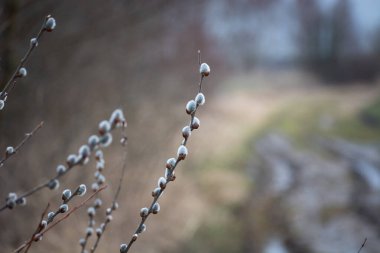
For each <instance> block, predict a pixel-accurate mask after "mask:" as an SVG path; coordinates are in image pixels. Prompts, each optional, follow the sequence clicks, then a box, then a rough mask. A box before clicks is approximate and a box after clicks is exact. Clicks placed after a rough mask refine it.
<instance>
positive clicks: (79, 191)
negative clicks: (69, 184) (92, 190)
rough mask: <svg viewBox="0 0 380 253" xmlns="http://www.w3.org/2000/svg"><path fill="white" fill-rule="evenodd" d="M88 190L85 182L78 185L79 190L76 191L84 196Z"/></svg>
mask: <svg viewBox="0 0 380 253" xmlns="http://www.w3.org/2000/svg"><path fill="white" fill-rule="evenodd" d="M86 191H87V187H86V185H85V184H81V185H79V186H78V188H77V190H76V191H75V193H76V194H77V195H78V196H80V197H82V196H83V195H85V194H86Z"/></svg>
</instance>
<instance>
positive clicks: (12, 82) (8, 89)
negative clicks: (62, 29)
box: [0, 15, 51, 99]
mask: <svg viewBox="0 0 380 253" xmlns="http://www.w3.org/2000/svg"><path fill="white" fill-rule="evenodd" d="M50 17H51V16H50V15H47V16H46V17H45V19H44V22H43V23H42V26H41V28H40V31H39V32H38V34H37V37H36V40H37V43H38V42H39V40H40V38H41V37H42V35H43V34H44V32H45V31H46V30H45V23H46V21H47V20H48V19H49V18H50ZM37 43H31V44H30V45H29V48H28V50H27V51H26V53H25V55H24V57H22V58H21V60H20V63H19V65H18V66H17V68H16V71H15V72H14V73H13V75H12V76H11V78H10V79H9V80H8V82H7V84H6V85H5V86H4V88H3V90H2V91H1V95H0V99H3V98H4V97H5V96H7V95H9V93H10V92H11V90H12V89H13V87H14V86H15V84H16V82H17V78H18V77H19V76H18V73H19V70H20V69H21V68H22V67H24V65H25V63H26V62H27V60H28V58H29V56H30V55H31V53H32V52H33V50H34V49H35V48H36V46H37Z"/></svg>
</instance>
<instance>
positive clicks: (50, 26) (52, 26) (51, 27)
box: [45, 17, 57, 32]
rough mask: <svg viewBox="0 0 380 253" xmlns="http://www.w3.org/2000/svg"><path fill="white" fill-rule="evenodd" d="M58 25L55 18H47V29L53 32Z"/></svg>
mask: <svg viewBox="0 0 380 253" xmlns="http://www.w3.org/2000/svg"><path fill="white" fill-rule="evenodd" d="M56 25H57V23H56V22H55V19H54V18H52V17H50V18H48V19H47V20H46V23H45V30H46V31H48V32H52V31H53V30H54V29H55V27H56Z"/></svg>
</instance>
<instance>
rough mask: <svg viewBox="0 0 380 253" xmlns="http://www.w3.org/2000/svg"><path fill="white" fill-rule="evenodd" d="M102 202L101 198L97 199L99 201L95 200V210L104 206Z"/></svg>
mask: <svg viewBox="0 0 380 253" xmlns="http://www.w3.org/2000/svg"><path fill="white" fill-rule="evenodd" d="M102 203H103V202H102V200H101V199H99V198H97V199H95V201H94V207H95V208H99V207H100V206H101V205H102Z"/></svg>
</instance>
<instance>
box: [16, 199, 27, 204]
mask: <svg viewBox="0 0 380 253" xmlns="http://www.w3.org/2000/svg"><path fill="white" fill-rule="evenodd" d="M16 204H17V205H19V206H25V205H26V198H25V197H22V198H18V199H16Z"/></svg>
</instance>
